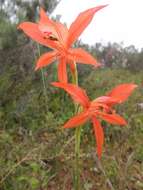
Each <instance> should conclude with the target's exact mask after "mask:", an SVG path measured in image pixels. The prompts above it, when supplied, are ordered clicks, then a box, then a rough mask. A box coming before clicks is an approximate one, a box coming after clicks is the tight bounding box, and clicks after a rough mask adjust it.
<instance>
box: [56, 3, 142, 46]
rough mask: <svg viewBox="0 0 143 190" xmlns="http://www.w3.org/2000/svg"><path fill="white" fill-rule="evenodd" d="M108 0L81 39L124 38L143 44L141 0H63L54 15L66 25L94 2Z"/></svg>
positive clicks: (92, 5) (89, 40)
mask: <svg viewBox="0 0 143 190" xmlns="http://www.w3.org/2000/svg"><path fill="white" fill-rule="evenodd" d="M104 4H109V6H108V7H106V8H104V9H102V10H100V11H99V12H97V13H96V14H95V16H94V19H93V20H92V22H91V24H90V25H89V26H88V27H87V28H86V30H85V31H84V32H83V34H82V35H81V37H80V39H82V41H83V42H85V43H88V44H95V43H96V42H104V43H107V42H109V41H110V42H118V43H120V42H123V43H124V45H125V46H128V45H135V46H136V47H137V48H142V47H143V0H62V1H61V3H60V4H59V5H58V6H57V8H56V10H55V11H54V13H53V15H54V16H55V15H57V14H59V15H62V18H61V21H62V22H65V23H67V25H68V26H70V24H71V23H72V22H73V21H74V20H75V18H76V17H77V15H78V14H79V13H80V12H82V11H84V10H86V9H88V8H91V7H94V6H98V5H104Z"/></svg>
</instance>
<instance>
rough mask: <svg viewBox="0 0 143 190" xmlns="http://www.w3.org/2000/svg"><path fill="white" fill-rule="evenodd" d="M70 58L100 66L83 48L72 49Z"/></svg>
mask: <svg viewBox="0 0 143 190" xmlns="http://www.w3.org/2000/svg"><path fill="white" fill-rule="evenodd" d="M68 59H69V60H72V61H75V62H79V63H84V64H90V65H94V66H100V64H99V63H97V61H96V59H95V58H94V57H93V56H92V55H90V54H89V53H88V52H86V51H85V50H83V49H81V48H76V49H70V50H69V55H68Z"/></svg>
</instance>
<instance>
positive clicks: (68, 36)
mask: <svg viewBox="0 0 143 190" xmlns="http://www.w3.org/2000/svg"><path fill="white" fill-rule="evenodd" d="M105 6H106V5H102V6H98V7H94V8H91V9H88V10H86V11H84V12H82V13H80V14H79V15H78V17H77V18H76V20H75V21H74V22H73V23H72V24H71V26H70V28H69V30H68V29H67V27H66V26H64V25H63V24H61V23H59V22H54V21H53V20H51V19H49V18H48V16H47V15H46V13H45V12H44V10H43V9H42V8H41V9H40V21H39V22H38V23H32V22H23V23H21V24H20V25H19V26H18V28H19V29H22V30H23V31H24V32H25V34H27V35H28V36H29V37H30V38H32V39H33V40H35V41H36V42H38V43H40V44H42V45H44V46H47V47H50V48H52V49H54V50H53V51H50V52H48V53H45V54H43V55H42V56H41V57H40V58H39V60H38V62H37V65H36V70H37V69H39V68H42V67H45V66H47V65H49V64H51V63H52V62H53V61H55V60H58V61H59V63H58V79H59V81H60V82H67V70H66V64H69V65H70V68H71V71H72V72H74V68H75V65H74V63H75V62H80V63H84V64H91V65H94V66H96V67H97V66H99V64H98V63H97V61H96V60H95V59H94V57H92V56H91V55H90V54H89V53H87V52H86V51H85V50H83V49H81V48H74V49H72V48H70V47H71V46H72V44H73V43H74V42H75V41H76V40H77V38H78V37H79V36H80V35H81V33H82V32H83V31H84V29H85V28H86V27H87V26H88V25H89V23H90V22H91V20H92V18H93V16H94V14H95V13H96V12H97V11H99V10H100V9H102V8H104V7H105Z"/></svg>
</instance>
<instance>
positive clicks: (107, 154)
mask: <svg viewBox="0 0 143 190" xmlns="http://www.w3.org/2000/svg"><path fill="white" fill-rule="evenodd" d="M6 73H7V74H6ZM6 73H4V74H2V75H1V76H0V98H1V108H0V121H1V122H0V123H1V124H0V126H1V128H0V168H1V170H0V181H1V182H0V189H2V190H13V189H15V190H37V189H40V190H47V189H48V190H61V189H62V190H72V185H73V184H72V179H73V176H72V167H73V158H74V155H73V147H74V139H73V130H61V129H60V126H61V125H62V124H63V123H64V122H65V121H66V120H67V119H68V118H70V116H71V115H72V111H73V104H72V102H71V101H70V98H69V97H68V96H67V95H65V94H64V93H63V92H62V91H60V90H59V89H55V88H53V87H50V86H49V84H48V88H47V94H48V105H45V101H44V95H43V90H42V87H41V86H42V85H41V81H40V80H39V78H38V80H37V78H36V79H33V78H34V77H33V75H32V76H26V77H23V78H22V79H19V78H18V80H16V81H15V80H14V76H15V73H16V70H14V69H10V70H8V71H7V72H6ZM127 82H134V83H136V84H138V85H139V87H138V89H137V90H136V91H135V92H134V93H133V95H132V96H131V97H130V98H129V100H128V101H127V102H126V103H124V104H123V105H120V106H119V107H117V110H118V112H119V113H120V114H121V115H123V116H124V117H125V118H126V119H127V120H128V126H127V127H122V128H121V127H119V126H111V125H109V124H108V125H107V124H106V123H103V126H104V131H105V136H106V138H105V144H104V150H103V156H102V159H101V163H99V162H98V160H97V156H96V152H95V146H96V142H95V138H94V136H93V132H92V128H91V126H90V123H87V124H86V125H85V126H84V129H83V130H82V146H81V163H80V165H81V166H82V172H81V179H82V180H81V181H82V189H84V190H101V189H102V190H109V189H111V187H109V182H110V183H112V186H113V187H114V189H117V190H128V189H132V190H142V189H143V146H142V139H143V110H142V109H141V108H140V107H138V103H142V102H143V86H142V84H143V74H142V73H141V72H140V73H131V72H129V71H127V70H122V69H118V70H113V69H112V70H111V69H102V70H98V71H92V72H91V73H90V74H89V75H86V77H84V76H83V81H82V82H81V83H80V85H81V86H82V87H84V88H85V89H86V90H87V92H88V95H89V96H90V97H91V99H92V98H95V97H98V96H100V95H104V94H106V92H107V91H109V90H111V89H112V88H113V87H114V86H116V85H117V84H120V83H127ZM47 107H48V113H46V109H47ZM101 164H102V165H101Z"/></svg>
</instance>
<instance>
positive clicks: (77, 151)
mask: <svg viewBox="0 0 143 190" xmlns="http://www.w3.org/2000/svg"><path fill="white" fill-rule="evenodd" d="M72 84H75V85H77V86H78V71H77V66H76V63H75V62H74V72H73V73H72ZM80 108H81V107H79V105H78V104H77V103H75V114H77V113H79V112H80ZM80 141H81V127H79V128H76V129H75V166H74V189H75V190H80V169H81V168H80Z"/></svg>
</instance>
